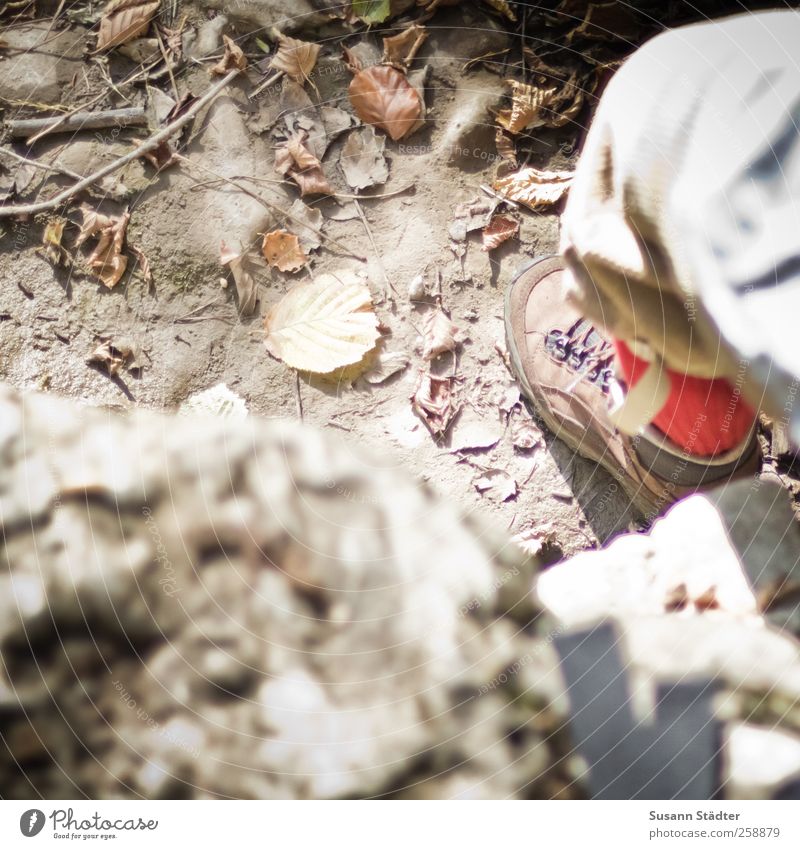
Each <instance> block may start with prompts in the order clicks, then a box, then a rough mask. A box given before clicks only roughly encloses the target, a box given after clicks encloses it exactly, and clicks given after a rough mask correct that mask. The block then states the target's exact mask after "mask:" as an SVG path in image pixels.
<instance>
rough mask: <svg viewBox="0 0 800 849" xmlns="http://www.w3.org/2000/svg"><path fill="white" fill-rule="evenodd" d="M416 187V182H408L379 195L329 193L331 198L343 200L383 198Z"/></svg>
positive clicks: (391, 196)
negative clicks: (399, 187) (400, 187)
mask: <svg viewBox="0 0 800 849" xmlns="http://www.w3.org/2000/svg"><path fill="white" fill-rule="evenodd" d="M414 188H416V183H409V184H408V185H407V186H403V188H402V189H395V190H394V191H391V192H382V193H381V194H379V195H342V194H335V195H331V196H330V197H332V198H342V199H345V200H383V198H393V197H394V196H395V195H402V194H403V192H407V191H408V190H409V189H414Z"/></svg>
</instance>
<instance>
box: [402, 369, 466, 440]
mask: <svg viewBox="0 0 800 849" xmlns="http://www.w3.org/2000/svg"><path fill="white" fill-rule="evenodd" d="M454 382H455V378H453V377H452V376H451V377H437V376H436V375H434V374H431V373H430V372H423V371H420V373H419V381H418V383H417V388H416V389H415V390H414V394H413V395H412V396H411V408H412V409H413V410H414V412H415V413H416V414H417V415H418V416H419V417H420V418H421V419H422V422H423V424H424V425H425V427H427V428H428V430H429V431H430V432H431V435H432V436H433V437H434V438H438V437H440V436H443V435H444V434H445V433H446V432H447V429H448V428H449V427H450V424H451V422H452V421H453V418H454V417H455V414H456V413H457V412H458V410H456V409H454V407H453V384H454Z"/></svg>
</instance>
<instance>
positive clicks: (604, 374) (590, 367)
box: [544, 319, 614, 393]
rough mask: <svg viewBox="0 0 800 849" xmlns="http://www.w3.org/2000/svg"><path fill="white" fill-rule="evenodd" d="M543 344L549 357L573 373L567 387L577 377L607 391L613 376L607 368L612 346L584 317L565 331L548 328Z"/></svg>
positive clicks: (611, 371)
mask: <svg viewBox="0 0 800 849" xmlns="http://www.w3.org/2000/svg"><path fill="white" fill-rule="evenodd" d="M544 347H545V350H546V351H547V352H548V353H549V354H550V356H552V357H553V358H554V359H556V360H558V361H559V362H562V363H564V364H565V365H566V366H567V368H568V369H569V370H570V371H573V372H575V374H576V378H575V380H574V381H573V383H572V384H571V385H570V387H569V388H570V389H574V387H575V386H576V385H577V384H578V383H579V382H580V381H581V380H588V381H589V382H590V383H593V384H595V385H596V386H598V387H599V388H600V389H601V390H602V391H603V392H606V393H607V392H608V391H609V388H610V384H611V381H612V380H613V378H614V370H613V368H612V367H611V362H612V360H613V359H614V349H613V347H612V346H611V344H610V343H608V342H606V341H605V340H604V339H603V338H602V337H601V336H600V335H599V334H598V333H597V332H596V331H595V329H594V327H592V325H591V324H590V323H589V322H588V321H586V319H579V320H578V321H576V322H575V323H574V324H573V325H572V326H571V327H570V328H569V329H568V330H567V331H566V332H564V331H563V330H551V331H550V332H549V333H548V334H547V336H546V337H545V341H544Z"/></svg>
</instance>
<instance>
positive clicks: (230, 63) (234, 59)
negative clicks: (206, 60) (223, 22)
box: [211, 35, 247, 77]
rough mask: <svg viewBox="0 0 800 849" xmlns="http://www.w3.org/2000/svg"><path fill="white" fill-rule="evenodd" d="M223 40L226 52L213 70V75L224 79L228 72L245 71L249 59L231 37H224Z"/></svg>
mask: <svg viewBox="0 0 800 849" xmlns="http://www.w3.org/2000/svg"><path fill="white" fill-rule="evenodd" d="M222 40H223V42H224V43H225V52H224V53H223V54H222V58H221V59H220V60H219V62H217V64H216V65H214V67H213V68H212V69H211V73H212V74H215V75H216V76H218V77H224V76H225V74H227V73H228V71H232V70H233V69H234V68H238V69H239V70H240V71H243V70H244V69H245V68H246V67H247V58H246V57H245V55H244V52H243V50H242V48H241V47H239V45H238V44H237V43H236V42H235V41H234V40H233V39H232V38H231V37H230V36H229V35H223V36H222Z"/></svg>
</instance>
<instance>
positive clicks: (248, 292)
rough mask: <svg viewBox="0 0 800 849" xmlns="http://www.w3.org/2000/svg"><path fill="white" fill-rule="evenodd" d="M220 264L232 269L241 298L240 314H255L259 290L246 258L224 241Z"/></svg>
mask: <svg viewBox="0 0 800 849" xmlns="http://www.w3.org/2000/svg"><path fill="white" fill-rule="evenodd" d="M219 263H220V265H222V266H228V267H230V270H231V274H232V275H233V282H234V283H235V284H236V294H237V296H238V298H239V312H240V313H241V314H242V315H251V314H252V313H253V312H255V308H256V303H257V301H258V289H257V287H256V281H255V280H254V279H253V275H252V274H251V273H250V271H249V269H248V267H247V261H246V259H245V257H243V256H242V255H241V254H238V253H237V252H236V251H234V250H231V249H230V248H229V247H228V246H227V245H226V244H225V242H224V241H221V242H220V243H219Z"/></svg>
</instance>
